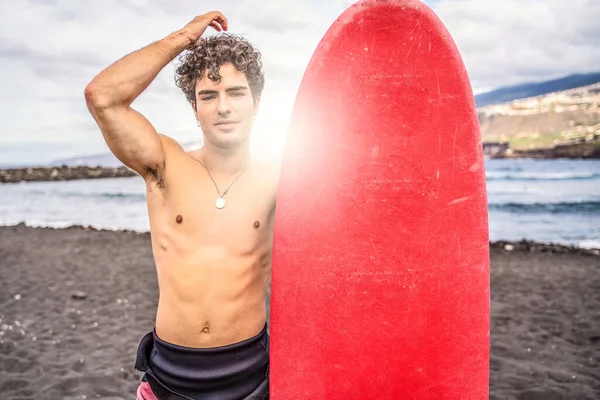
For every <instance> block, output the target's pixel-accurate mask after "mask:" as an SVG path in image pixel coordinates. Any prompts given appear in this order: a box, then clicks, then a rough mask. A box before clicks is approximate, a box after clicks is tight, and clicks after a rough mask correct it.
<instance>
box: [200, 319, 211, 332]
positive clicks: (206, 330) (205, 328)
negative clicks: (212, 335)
mask: <svg viewBox="0 0 600 400" xmlns="http://www.w3.org/2000/svg"><path fill="white" fill-rule="evenodd" d="M209 326H210V325H209V323H208V321H206V322H205V323H204V328H202V333H208V332H210V329H209Z"/></svg>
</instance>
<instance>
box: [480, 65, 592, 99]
mask: <svg viewBox="0 0 600 400" xmlns="http://www.w3.org/2000/svg"><path fill="white" fill-rule="evenodd" d="M599 82H600V72H595V73H590V74H575V75H569V76H565V77H563V78H560V79H554V80H551V81H544V82H533V83H525V84H522V85H517V86H508V87H502V88H498V89H496V90H493V91H491V92H487V93H482V94H479V95H477V96H475V102H476V103H477V107H485V106H489V105H493V104H500V103H506V102H509V101H513V100H517V99H524V98H528V97H535V96H540V95H543V94H548V93H553V92H560V91H563V90H569V89H574V88H578V87H581V86H588V85H592V84H594V83H599Z"/></svg>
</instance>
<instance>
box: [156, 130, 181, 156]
mask: <svg viewBox="0 0 600 400" xmlns="http://www.w3.org/2000/svg"><path fill="white" fill-rule="evenodd" d="M158 137H159V138H160V142H161V143H162V145H163V149H164V151H165V152H166V151H169V150H179V151H183V147H182V146H181V144H179V142H178V141H177V140H175V139H173V138H172V137H170V136H167V135H166V134H164V133H159V134H158Z"/></svg>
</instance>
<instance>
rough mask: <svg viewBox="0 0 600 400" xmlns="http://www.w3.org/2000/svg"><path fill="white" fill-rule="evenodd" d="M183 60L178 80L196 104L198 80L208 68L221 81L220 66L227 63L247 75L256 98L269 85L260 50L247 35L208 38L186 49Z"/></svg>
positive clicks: (225, 35) (209, 76)
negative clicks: (246, 37) (266, 82)
mask: <svg viewBox="0 0 600 400" xmlns="http://www.w3.org/2000/svg"><path fill="white" fill-rule="evenodd" d="M179 61H180V62H181V65H179V66H178V67H177V68H176V70H175V84H176V85H177V87H178V88H180V89H181V90H182V91H183V93H184V94H185V97H186V99H187V100H188V101H189V102H193V104H194V105H195V104H196V96H195V93H194V92H195V88H196V80H197V79H198V78H200V77H202V76H203V75H204V72H205V71H206V70H207V69H208V78H209V79H210V80H212V81H214V82H220V81H221V75H220V74H219V68H220V67H221V65H223V64H226V63H231V64H233V65H234V66H235V68H236V69H237V70H238V71H241V72H243V73H244V74H245V75H246V79H248V84H249V85H250V91H251V92H252V96H253V97H254V99H255V100H256V98H257V97H258V96H260V94H261V93H262V90H263V88H264V86H265V78H264V75H263V72H262V60H261V54H260V52H259V51H258V50H257V49H256V48H254V47H253V46H252V44H250V42H248V41H247V40H246V39H244V38H242V37H240V36H236V35H233V34H230V33H221V34H218V35H215V36H211V37H208V38H206V39H204V41H203V43H201V44H200V45H198V46H196V47H194V48H192V49H191V50H188V51H185V52H184V53H182V54H181V56H180V57H179Z"/></svg>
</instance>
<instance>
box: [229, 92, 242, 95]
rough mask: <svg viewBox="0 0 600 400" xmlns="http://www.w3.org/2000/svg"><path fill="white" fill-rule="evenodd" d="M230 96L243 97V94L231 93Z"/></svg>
mask: <svg viewBox="0 0 600 400" xmlns="http://www.w3.org/2000/svg"><path fill="white" fill-rule="evenodd" d="M231 95H232V96H243V95H244V93H242V92H233V93H231Z"/></svg>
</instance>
